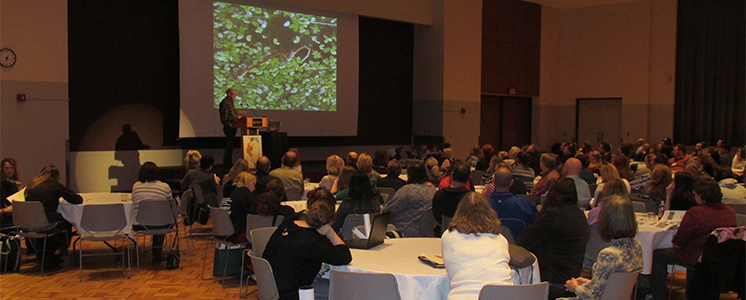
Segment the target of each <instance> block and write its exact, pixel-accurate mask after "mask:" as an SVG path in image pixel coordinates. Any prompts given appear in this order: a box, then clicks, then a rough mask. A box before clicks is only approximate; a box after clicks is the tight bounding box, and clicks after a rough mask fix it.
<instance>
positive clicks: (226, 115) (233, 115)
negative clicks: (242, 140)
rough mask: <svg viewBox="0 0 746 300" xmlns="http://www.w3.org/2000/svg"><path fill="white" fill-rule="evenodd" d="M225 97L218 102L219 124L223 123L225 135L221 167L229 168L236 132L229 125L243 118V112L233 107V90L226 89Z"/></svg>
mask: <svg viewBox="0 0 746 300" xmlns="http://www.w3.org/2000/svg"><path fill="white" fill-rule="evenodd" d="M225 94H226V96H225V98H223V101H220V122H221V123H223V133H224V134H225V153H223V167H226V168H230V167H231V165H232V164H233V142H234V141H235V137H236V131H238V128H235V127H231V124H232V123H233V122H234V121H236V120H237V119H238V117H241V116H244V115H245V113H244V111H243V110H237V109H236V106H235V101H236V95H237V94H238V93H237V92H236V90H234V89H228V90H227V91H226V92H225Z"/></svg>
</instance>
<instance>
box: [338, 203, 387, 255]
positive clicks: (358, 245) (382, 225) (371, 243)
mask: <svg viewBox="0 0 746 300" xmlns="http://www.w3.org/2000/svg"><path fill="white" fill-rule="evenodd" d="M390 217H391V212H385V213H382V214H379V215H377V216H375V217H374V218H373V223H372V224H371V226H370V227H371V228H370V234H369V235H368V238H367V239H352V240H345V241H344V242H345V244H347V247H350V248H354V249H370V248H373V247H375V246H378V245H380V244H383V239H384V238H386V229H387V228H388V226H389V218H390Z"/></svg>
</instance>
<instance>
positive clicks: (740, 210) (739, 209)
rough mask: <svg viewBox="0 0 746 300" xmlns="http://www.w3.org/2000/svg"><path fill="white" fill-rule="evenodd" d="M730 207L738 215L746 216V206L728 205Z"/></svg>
mask: <svg viewBox="0 0 746 300" xmlns="http://www.w3.org/2000/svg"><path fill="white" fill-rule="evenodd" d="M728 206H730V208H732V209H733V211H735V212H736V214H740V215H746V204H735V203H733V204H728Z"/></svg>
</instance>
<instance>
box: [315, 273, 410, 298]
mask: <svg viewBox="0 0 746 300" xmlns="http://www.w3.org/2000/svg"><path fill="white" fill-rule="evenodd" d="M361 282H364V283H365V284H360V283H361ZM346 299H356V300H378V299H390V300H394V299H401V296H400V295H399V285H398V284H397V283H396V277H394V275H392V274H387V273H354V272H347V271H340V270H332V271H331V273H330V275H329V300H346Z"/></svg>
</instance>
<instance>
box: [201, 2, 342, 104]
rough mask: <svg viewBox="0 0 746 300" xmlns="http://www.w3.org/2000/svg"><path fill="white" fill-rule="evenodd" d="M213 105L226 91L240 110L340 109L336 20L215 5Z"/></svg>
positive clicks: (220, 4) (248, 7)
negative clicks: (233, 94)
mask: <svg viewBox="0 0 746 300" xmlns="http://www.w3.org/2000/svg"><path fill="white" fill-rule="evenodd" d="M214 8H215V11H214V12H213V25H214V26H213V44H214V45H213V47H214V59H215V63H214V66H213V70H214V74H215V82H214V85H213V86H214V94H215V99H214V102H215V103H214V105H215V107H216V108H217V107H218V105H219V103H220V101H221V100H222V99H223V98H224V97H225V91H226V90H227V89H228V88H234V89H236V91H237V92H238V96H237V101H236V102H238V105H237V106H239V107H241V108H253V109H264V110H306V111H336V110H337V58H336V54H337V19H336V18H330V17H323V16H315V15H309V14H301V13H295V12H287V11H281V10H270V9H265V8H260V7H254V6H247V5H238V4H231V3H224V2H215V3H214Z"/></svg>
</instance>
